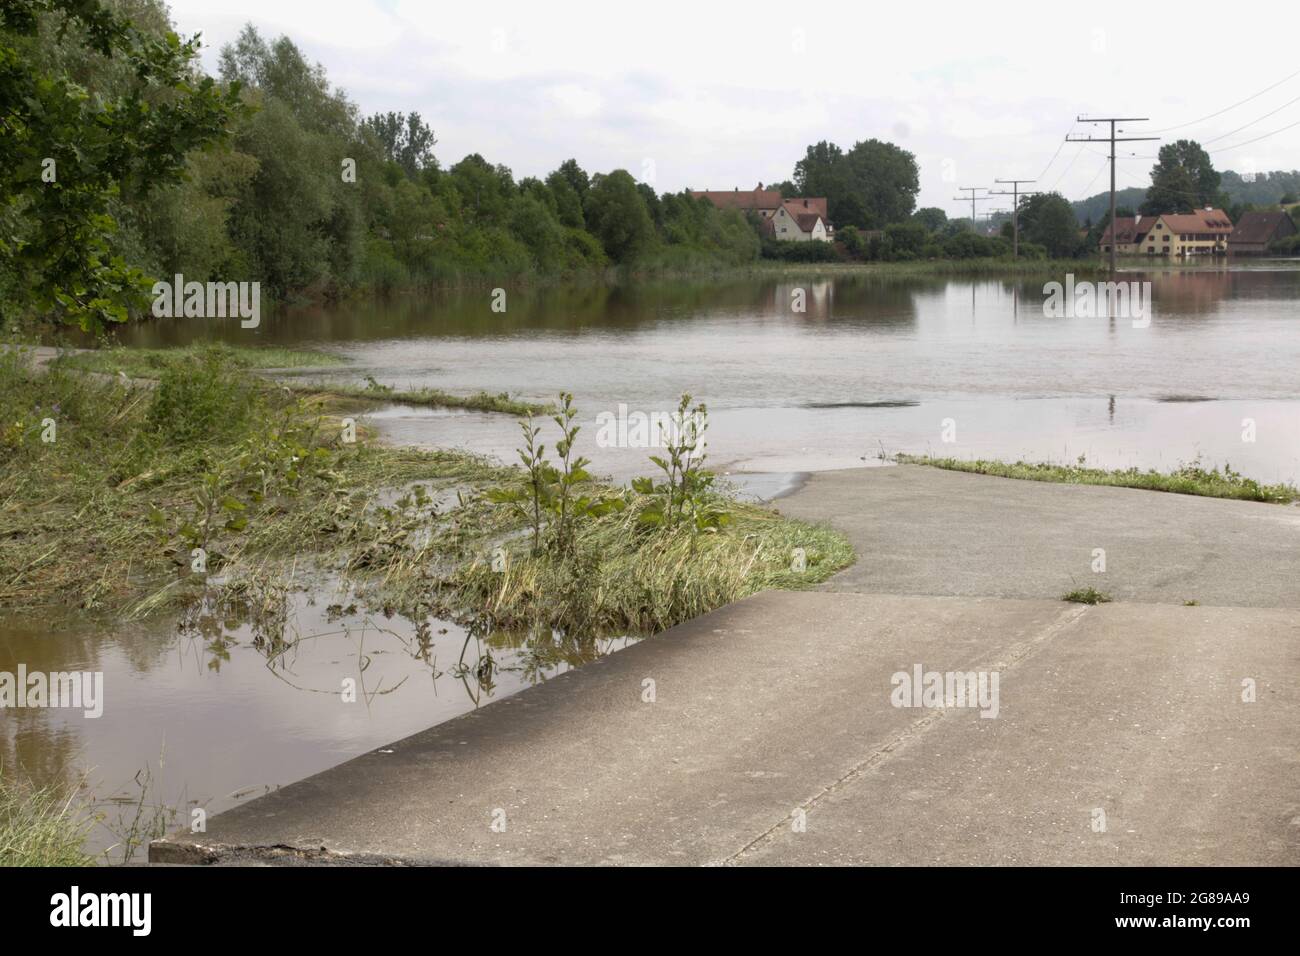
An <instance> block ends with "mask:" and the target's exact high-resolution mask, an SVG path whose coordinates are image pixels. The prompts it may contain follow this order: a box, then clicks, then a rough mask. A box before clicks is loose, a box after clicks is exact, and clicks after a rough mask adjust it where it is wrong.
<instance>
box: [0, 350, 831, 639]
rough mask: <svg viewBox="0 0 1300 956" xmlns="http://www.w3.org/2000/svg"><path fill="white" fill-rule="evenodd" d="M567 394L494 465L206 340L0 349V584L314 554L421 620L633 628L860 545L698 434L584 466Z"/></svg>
mask: <svg viewBox="0 0 1300 956" xmlns="http://www.w3.org/2000/svg"><path fill="white" fill-rule="evenodd" d="M558 407H559V408H560V410H559V411H558V412H556V414H555V417H554V419H553V421H551V422H550V423H548V424H547V425H546V427H545V428H543V426H542V425H538V424H532V423H531V420H530V422H529V423H528V424H526V425H525V429H526V432H525V433H526V434H531V435H532V439H533V445H532V448H531V450H530V451H526V453H525V456H524V461H523V467H522V468H519V467H502V466H499V465H497V464H495V463H493V462H490V461H487V460H485V459H482V458H479V457H476V456H472V455H468V454H464V453H459V452H451V451H420V450H414V449H405V448H388V447H383V446H379V445H377V444H374V443H372V442H371V441H369V440H368V437H367V435H366V434H365V432H364V431H361V432H358V433H355V435H354V436H353V435H349V432H348V429H347V428H346V427H345V426H344V423H342V422H340V421H339V419H337V418H335V417H333V416H331V415H330V414H328V413H327V411H326V410H325V408H324V407H323V403H322V402H319V401H317V400H314V399H311V398H307V397H304V396H302V395H298V394H295V393H293V392H290V391H288V390H285V389H281V388H278V387H276V388H268V387H266V383H265V382H264V381H263V380H262V379H261V378H259V377H258V376H256V375H255V374H253V373H252V372H251V371H250V370H249V369H248V368H246V367H239V366H234V365H229V364H227V363H225V362H224V361H222V359H221V355H220V353H218V352H203V351H199V352H195V353H193V354H189V355H186V356H185V357H184V358H182V359H179V360H176V361H174V362H172V363H171V364H168V365H166V366H165V367H164V368H163V370H162V371H161V373H160V374H159V377H158V378H157V380H156V382H153V383H150V384H148V385H146V384H143V383H139V382H131V381H127V380H123V379H118V378H108V377H103V376H93V375H86V374H83V373H82V372H80V371H76V370H74V369H72V368H69V367H68V366H67V365H65V364H57V365H54V366H53V367H50V368H48V369H46V370H40V369H36V368H34V367H32V366H31V364H29V363H28V362H27V361H25V359H24V357H23V356H22V355H20V354H19V353H17V352H10V353H6V354H4V355H0V422H3V423H4V429H3V431H2V432H0V447H2V451H3V456H2V457H0V529H3V530H0V604H4V605H5V606H7V607H10V608H14V609H35V608H44V607H53V606H67V605H71V606H75V607H79V608H82V609H83V610H85V611H92V612H102V613H111V614H117V615H126V616H143V615H147V614H150V613H154V612H158V611H161V610H164V609H168V608H171V609H176V608H180V607H186V606H189V605H191V604H192V603H193V602H195V601H197V600H204V599H208V598H210V597H211V595H212V594H213V592H214V590H215V589H221V590H226V591H229V592H230V593H236V594H237V593H245V592H248V590H249V588H260V589H261V591H265V590H266V587H267V584H266V582H267V581H268V580H275V579H277V578H278V577H279V576H281V575H285V574H286V572H287V571H288V569H292V568H296V567H302V566H307V565H311V566H313V567H316V568H320V569H323V570H329V571H333V572H337V573H339V574H340V575H341V576H342V577H343V579H344V580H345V581H346V582H347V583H348V584H349V586H351V587H353V588H354V589H355V593H356V594H357V595H358V596H359V598H360V599H361V600H364V601H366V602H368V603H369V604H370V606H372V607H374V608H377V609H380V610H383V611H385V612H386V613H401V614H403V615H406V616H409V617H411V619H412V620H416V621H419V620H423V619H425V618H427V617H429V616H430V615H437V616H439V617H443V618H445V619H449V620H457V621H459V622H462V623H464V624H467V625H468V626H470V627H472V628H473V629H474V630H475V632H476V633H480V634H482V633H488V632H490V631H491V630H492V629H494V628H498V627H500V628H516V629H528V628H552V629H556V630H559V631H563V632H565V633H566V634H580V633H583V634H586V633H597V632H603V633H610V632H616V633H634V632H635V633H645V632H648V631H651V630H657V629H660V628H664V627H669V626H672V625H673V624H676V623H679V622H681V621H683V620H686V619H687V618H689V617H693V616H695V615H697V614H701V613H704V612H705V611H708V610H711V609H713V608H715V607H718V606H719V605H721V604H725V603H727V602H729V601H733V600H736V599H738V598H741V597H744V596H746V595H747V594H751V593H753V592H755V591H758V590H761V589H763V588H768V587H803V586H808V585H812V584H815V583H817V582H818V581H820V580H824V579H825V577H827V576H829V575H830V574H831V573H833V572H834V571H835V570H837V569H838V568H841V567H843V566H845V565H847V564H848V563H850V562H851V561H852V560H853V554H852V551H851V549H850V547H849V545H848V543H847V541H846V540H845V539H844V538H843V537H842V536H840V535H839V534H838V533H835V532H832V531H830V530H829V529H826V528H818V527H813V526H809V525H806V524H803V523H800V522H796V521H791V520H788V519H785V518H782V517H780V516H778V515H776V514H775V513H773V512H771V511H768V510H766V509H763V508H760V507H757V506H754V505H747V504H741V503H738V502H736V501H734V500H732V499H730V498H729V497H727V496H726V495H725V494H723V493H722V492H721V491H718V490H716V489H715V488H714V486H713V476H712V475H711V474H710V473H709V472H707V471H706V470H705V469H704V468H703V464H704V458H705V456H704V453H703V447H704V446H703V442H702V440H701V439H702V433H691V435H688V436H686V437H683V438H682V439H680V442H685V443H686V444H681V443H680V442H679V443H678V444H675V445H673V446H672V447H670V448H668V449H667V450H666V451H665V453H664V457H663V458H662V459H660V460H659V462H657V464H659V465H660V466H662V468H663V475H662V478H661V479H658V480H651V479H644V480H638V481H637V482H635V483H634V485H633V486H632V487H630V488H616V487H611V486H608V485H606V484H604V483H602V482H600V481H598V480H596V479H595V478H593V477H592V476H591V475H590V474H588V473H587V471H586V468H585V466H586V462H585V461H583V460H582V459H581V458H578V457H576V456H575V455H574V453H573V443H574V439H575V438H576V435H577V426H576V425H575V424H574V416H575V414H576V412H575V411H574V409H573V406H572V399H571V398H570V397H568V396H561V399H560V403H559V406H558ZM555 429H558V430H559V431H558V435H559V437H558V439H556V440H554V442H553V443H552V442H550V441H548V439H547V434H546V433H547V432H548V431H554V430H555ZM692 436H693V437H692ZM548 444H549V445H551V447H553V448H554V451H555V454H556V456H557V460H554V461H552V460H551V459H550V457H549V456H548V455H547V450H546V448H547V445H548ZM392 489H404V490H402V491H400V492H397V493H394V492H393V491H392ZM290 573H291V572H290ZM241 589H242V591H241ZM259 593H261V592H259Z"/></svg>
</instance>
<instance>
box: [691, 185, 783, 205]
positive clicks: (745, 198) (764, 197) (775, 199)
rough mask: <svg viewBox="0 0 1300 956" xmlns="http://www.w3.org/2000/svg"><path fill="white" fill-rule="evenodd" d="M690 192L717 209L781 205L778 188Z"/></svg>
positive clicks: (693, 190)
mask: <svg viewBox="0 0 1300 956" xmlns="http://www.w3.org/2000/svg"><path fill="white" fill-rule="evenodd" d="M690 193H691V195H692V196H694V197H695V198H696V199H701V198H703V199H707V200H708V201H709V202H711V203H713V205H715V206H717V207H718V208H719V209H776V208H777V207H778V206H780V205H781V190H779V189H752V190H739V189H732V190H726V189H701V190H695V189H692V190H691V191H690Z"/></svg>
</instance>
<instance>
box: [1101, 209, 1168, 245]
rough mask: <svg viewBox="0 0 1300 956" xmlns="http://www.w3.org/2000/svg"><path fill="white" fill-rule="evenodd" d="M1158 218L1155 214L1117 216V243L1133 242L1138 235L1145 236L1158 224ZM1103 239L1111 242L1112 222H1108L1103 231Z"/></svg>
mask: <svg viewBox="0 0 1300 956" xmlns="http://www.w3.org/2000/svg"><path fill="white" fill-rule="evenodd" d="M1156 218H1157V217H1155V216H1140V217H1135V216H1117V217H1116V218H1115V222H1116V223H1117V224H1118V230H1117V232H1118V238H1116V240H1115V241H1116V243H1121V244H1122V243H1132V242H1134V241H1135V240H1136V238H1137V237H1138V236H1145V235H1146V234H1147V233H1148V232H1150V231H1151V227H1152V226H1154V225H1155V224H1156ZM1101 241H1102V242H1105V243H1109V242H1110V223H1107V224H1106V231H1105V232H1104V233H1102V236H1101Z"/></svg>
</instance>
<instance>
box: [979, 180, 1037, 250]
mask: <svg viewBox="0 0 1300 956" xmlns="http://www.w3.org/2000/svg"><path fill="white" fill-rule="evenodd" d="M993 181H994V182H995V183H1005V184H1007V185H1009V186H1010V187H1011V191H1010V192H1007V191H1006V190H1005V189H999V190H997V191H996V192H993V191H991V192H990V193H989V195H990V196H1010V197H1011V258H1012V259H1017V258H1019V257H1020V197H1021V196H1037V195H1038V193H1037V192H1036V191H1034V190H1030V191H1027V192H1023V193H1022V192H1021V191H1020V184H1021V183H1032V182H1036V180H1033V179H995V180H993Z"/></svg>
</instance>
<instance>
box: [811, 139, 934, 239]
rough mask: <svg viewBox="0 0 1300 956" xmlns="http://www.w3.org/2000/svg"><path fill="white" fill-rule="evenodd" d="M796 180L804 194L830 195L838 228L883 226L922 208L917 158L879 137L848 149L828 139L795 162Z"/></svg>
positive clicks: (831, 213)
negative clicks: (918, 194)
mask: <svg viewBox="0 0 1300 956" xmlns="http://www.w3.org/2000/svg"><path fill="white" fill-rule="evenodd" d="M794 182H795V185H796V186H798V188H799V191H800V193H801V194H802V195H804V196H825V197H826V200H827V204H828V207H829V208H828V210H827V212H828V214H829V215H830V218H831V221H832V222H834V223H835V224H836V225H837V226H859V227H861V228H864V229H878V228H880V227H882V226H884V225H887V224H889V223H893V222H902V221H903V220H904V219H906V218H907V217H908V216H910V215H911V214H912V210H913V209H915V208H916V194H917V193H918V192H919V191H920V188H921V186H920V171H919V169H918V167H917V165H916V158H915V157H914V156H913V155H912V154H911V153H909V152H907V151H906V150H903V149H900V148H898V147H897V146H895V145H894V144H892V143H885V142H881V141H880V140H877V139H869V140H864V141H862V142H860V143H856V144H854V146H853V148H852V149H851V150H849V151H848V152H847V153H846V152H844V151H843V150H841V149H840V148H839V147H838V146H836V145H835V144H834V143H829V142H826V141H825V140H823V141H822V142H820V143H816V144H815V145H812V146H809V147H808V149H807V152H806V153H805V155H804V158H803V159H801V160H800V161H799V162H798V163H796V164H795V168H794Z"/></svg>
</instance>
